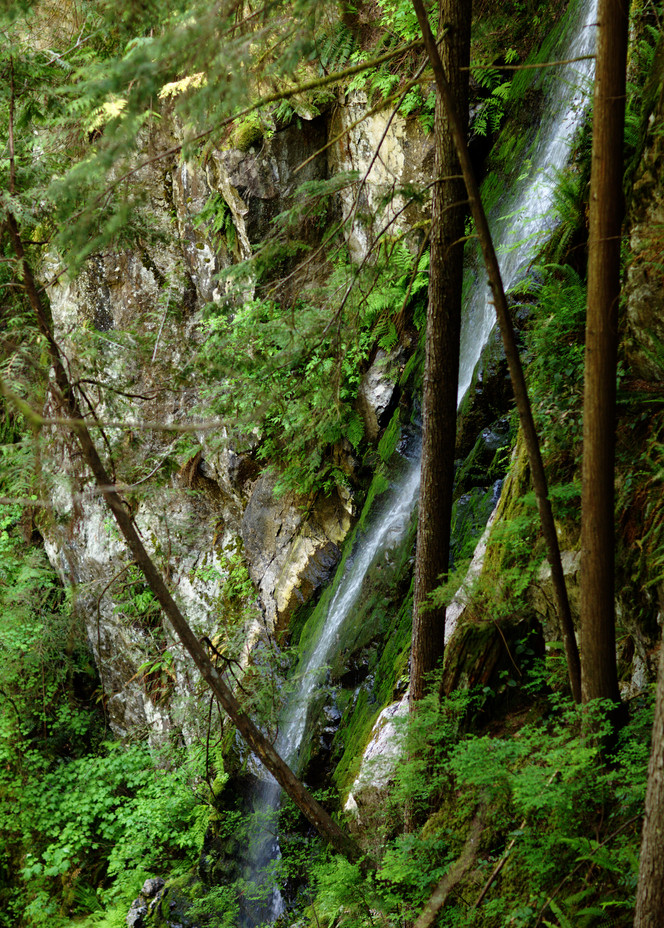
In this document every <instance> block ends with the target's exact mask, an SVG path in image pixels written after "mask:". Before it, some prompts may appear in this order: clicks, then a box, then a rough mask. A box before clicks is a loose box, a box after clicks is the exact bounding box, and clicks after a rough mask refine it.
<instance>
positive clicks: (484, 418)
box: [456, 329, 512, 458]
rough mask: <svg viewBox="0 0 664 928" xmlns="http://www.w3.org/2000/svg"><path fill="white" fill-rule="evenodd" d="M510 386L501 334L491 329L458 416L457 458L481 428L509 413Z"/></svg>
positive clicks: (475, 438)
mask: <svg viewBox="0 0 664 928" xmlns="http://www.w3.org/2000/svg"><path fill="white" fill-rule="evenodd" d="M511 399H512V386H511V383H510V379H509V371H508V368H507V359H506V358H505V352H504V351H503V346H502V342H501V339H500V334H499V333H498V331H497V330H495V329H494V332H493V333H492V335H491V336H490V337H489V340H488V342H487V344H486V346H485V347H484V350H483V351H482V354H481V355H480V359H479V361H478V362H477V364H476V365H475V370H474V371H473V378H472V381H471V384H470V387H469V388H468V391H467V393H466V395H465V396H464V398H463V400H462V402H461V404H460V406H459V411H458V414H457V423H458V425H457V452H456V453H457V456H458V457H460V458H465V457H466V456H467V455H468V454H469V453H470V451H471V449H472V447H473V445H474V444H475V441H476V440H477V436H478V435H479V433H480V432H481V430H482V429H483V428H486V427H487V425H489V424H490V423H492V422H494V421H495V420H497V419H500V418H501V417H502V416H503V415H504V414H505V412H506V411H507V410H508V409H509V406H510V402H511Z"/></svg>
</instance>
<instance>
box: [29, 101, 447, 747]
mask: <svg viewBox="0 0 664 928" xmlns="http://www.w3.org/2000/svg"><path fill="white" fill-rule="evenodd" d="M364 106H365V103H364V102H363V101H362V100H361V99H358V100H357V101H355V102H354V103H353V104H352V105H350V106H349V107H347V108H346V109H345V110H344V113H343V119H344V120H346V121H348V120H350V119H353V118H355V117H357V116H358V115H359V113H360V110H361V109H362V108H363V107H364ZM338 115H339V114H338ZM340 118H341V117H340ZM335 119H337V117H336V116H335V117H334V119H332V120H330V118H329V117H328V116H318V117H316V118H312V119H306V118H303V119H300V120H297V121H294V122H293V123H292V124H291V125H290V126H288V127H287V128H285V129H283V130H280V131H278V132H276V133H275V134H274V135H273V136H272V137H271V138H263V137H261V138H258V137H256V138H252V139H250V140H249V143H248V144H240V140H239V139H235V140H234V141H233V140H231V144H237V147H235V148H230V149H228V150H223V151H222V150H217V151H211V152H209V153H208V156H207V157H206V160H205V162H204V163H203V164H201V163H197V162H186V161H185V162H177V163H176V162H175V161H171V162H154V163H153V164H151V165H149V166H147V167H145V168H142V169H141V170H140V171H139V172H138V173H137V175H136V178H135V180H136V183H137V184H140V186H141V189H142V190H143V192H144V193H145V194H146V196H147V205H146V207H145V209H146V212H147V213H148V214H149V220H150V222H151V223H152V224H153V225H156V227H157V229H158V231H159V232H160V233H161V234H160V235H159V236H158V237H156V238H155V240H150V241H147V242H145V243H141V244H140V245H139V246H136V248H135V249H133V250H131V251H122V252H114V251H110V250H108V251H106V252H103V253H99V254H96V255H95V256H93V257H91V258H90V260H89V261H88V262H87V264H86V265H85V267H84V268H83V270H82V272H81V273H80V275H79V276H78V277H77V278H76V279H75V280H68V279H67V277H66V276H65V275H62V274H61V273H60V272H61V271H62V268H61V266H60V264H59V260H58V256H57V255H55V254H52V255H50V256H49V258H48V260H47V261H46V262H45V265H44V266H43V268H42V277H43V279H44V280H54V281H55V282H54V283H53V284H52V285H51V286H50V287H49V297H50V302H51V309H52V314H53V319H54V326H55V332H56V336H57V338H58V340H59V342H60V344H61V345H62V346H63V349H64V351H65V353H66V355H67V359H68V363H69V367H70V370H71V373H72V377H73V379H75V380H76V379H81V378H84V379H87V380H88V381H89V383H88V386H87V388H86V389H87V394H88V397H89V400H90V404H91V406H92V407H93V408H94V411H95V413H96V415H97V416H98V417H99V419H101V420H105V421H107V422H136V423H137V424H138V427H137V428H135V429H128V428H111V429H108V430H107V433H106V440H105V441H106V444H105V449H106V450H105V451H104V453H105V454H106V456H107V460H108V461H109V466H110V465H111V460H112V461H114V462H115V464H116V467H115V472H114V473H113V474H112V479H113V480H115V481H117V483H118V484H119V485H120V487H121V488H126V489H124V494H125V497H126V499H127V504H128V505H129V506H130V507H131V509H132V515H133V517H134V520H135V522H136V525H137V527H138V529H139V531H140V533H141V535H142V537H143V540H144V543H145V544H146V547H147V549H148V551H149V552H150V553H151V554H152V556H153V557H154V558H155V560H156V561H157V564H158V566H159V568H160V569H161V570H162V571H163V572H164V574H165V575H166V576H167V577H168V579H169V581H170V584H171V587H172V589H173V591H174V595H175V597H176V599H177V600H178V602H179V604H180V605H181V607H182V609H183V611H184V613H185V614H186V616H187V617H188V619H189V621H190V623H191V624H192V626H193V628H194V630H195V631H196V633H197V634H198V635H199V636H200V637H203V636H205V637H208V638H210V639H211V640H214V639H215V638H216V637H217V636H221V637H223V635H224V633H225V632H224V629H225V627H226V626H225V623H226V622H227V620H228V617H227V615H226V612H227V610H226V608H225V605H224V602H223V597H224V589H225V584H226V583H227V581H228V578H229V572H230V571H231V570H232V569H234V565H236V564H237V559H238V558H240V560H241V562H242V563H243V564H244V565H245V566H246V568H247V569H248V571H249V574H250V576H251V579H252V580H253V582H254V584H255V587H256V595H255V597H254V598H253V600H250V599H249V598H247V599H246V602H245V605H246V606H247V608H248V610H249V611H251V610H253V613H252V614H253V616H254V620H253V623H250V624H249V626H248V627H247V629H246V634H245V640H246V642H247V648H245V654H246V651H247V650H248V647H249V646H250V644H251V642H252V641H255V640H256V639H257V638H258V637H259V635H260V634H261V629H264V628H265V625H267V628H268V630H269V631H270V632H273V631H274V630H275V629H280V628H283V627H284V626H285V625H286V623H287V622H288V619H289V617H290V616H291V614H292V613H293V611H294V609H295V608H296V607H297V606H298V605H299V604H300V603H302V602H305V601H306V600H307V599H308V598H309V597H310V596H312V595H313V594H314V593H315V592H316V591H317V590H318V589H319V588H320V587H321V585H322V584H324V583H325V581H326V580H327V579H328V577H329V575H330V573H331V572H332V570H333V569H334V567H335V565H336V563H337V560H338V557H339V545H340V544H341V542H342V540H343V539H344V537H345V535H346V533H347V532H348V530H349V528H350V526H351V522H352V502H351V499H350V497H346V496H341V495H338V494H332V495H331V496H330V497H328V498H324V497H322V496H319V497H318V498H317V499H316V500H314V501H313V502H312V500H310V499H306V500H305V499H300V498H298V497H297V496H295V495H294V494H290V495H286V496H282V497H280V498H277V497H276V496H275V494H274V480H273V478H271V477H269V476H265V475H261V473H260V469H259V467H258V465H257V463H256V460H255V458H254V456H253V454H252V453H251V451H250V452H249V453H248V454H237V453H236V451H235V450H234V449H233V447H232V446H231V444H230V442H229V441H228V440H227V439H226V437H225V432H224V430H223V428H220V430H219V433H217V434H214V433H213V434H210V433H205V434H203V435H200V436H192V443H191V444H192V446H193V448H194V450H193V451H192V452H191V453H190V454H191V455H192V456H190V457H187V452H186V451H182V450H180V446H179V445H178V444H177V443H176V440H175V439H176V438H177V436H173V435H172V434H169V433H167V432H164V431H163V430H160V429H152V428H143V427H142V424H143V423H146V422H150V423H157V424H168V423H174V424H181V423H182V422H186V421H189V420H191V418H192V417H193V410H194V407H195V406H196V404H197V403H198V400H199V396H200V387H201V385H200V384H198V383H197V382H196V380H195V378H194V376H193V375H192V374H191V373H187V371H188V370H190V367H189V359H190V355H191V351H192V350H195V348H196V345H197V343H198V342H200V341H201V340H202V338H203V337H204V333H203V332H202V330H201V327H200V316H201V309H202V307H203V306H204V305H205V304H206V303H208V302H211V301H221V300H223V298H224V291H223V284H221V283H220V282H219V280H218V279H217V274H218V272H219V271H220V270H222V269H224V268H226V267H228V266H229V265H231V264H233V263H235V262H237V261H239V260H243V259H245V258H247V257H248V256H250V254H251V252H252V247H253V245H255V243H256V242H258V241H260V240H261V239H262V238H264V237H265V236H266V235H267V234H268V233H269V231H270V223H271V221H272V219H273V218H274V216H275V215H277V214H278V213H279V212H282V211H283V210H284V209H286V208H288V207H289V206H290V205H291V204H292V203H293V201H294V197H295V196H296V190H297V187H298V186H299V185H300V184H301V183H303V182H305V181H310V180H315V179H322V178H325V177H327V176H328V174H329V173H330V172H331V171H338V170H345V169H353V168H357V169H358V170H365V171H366V169H367V167H368V164H369V161H370V160H371V158H372V157H373V153H374V150H375V147H376V146H377V143H378V141H379V140H380V139H381V138H382V135H383V132H384V130H385V129H387V133H386V135H385V139H384V141H383V147H382V149H381V153H380V157H379V158H377V160H376V162H375V166H374V168H373V169H372V172H371V175H370V176H369V178H368V180H367V183H366V184H365V185H364V186H363V189H362V194H361V196H362V197H364V198H365V202H366V203H367V204H368V205H369V206H370V207H371V209H372V210H373V213H372V217H371V222H373V221H378V219H379V218H380V221H381V222H382V221H383V218H384V217H388V218H389V217H390V216H392V213H390V210H393V209H395V208H396V204H397V202H398V203H399V204H400V205H404V204H403V203H402V201H400V200H397V201H395V203H394V204H393V206H391V207H389V208H388V210H387V211H384V212H383V213H381V212H380V210H379V209H378V204H379V202H380V197H382V196H383V194H384V193H385V191H386V189H387V188H388V187H390V185H392V186H393V185H395V184H396V185H398V184H401V183H405V182H408V181H409V180H416V179H418V178H421V177H422V176H423V174H424V173H426V170H427V164H428V161H427V159H428V156H429V148H430V142H429V141H428V140H426V139H425V136H424V134H423V132H422V130H421V129H420V127H419V126H418V125H417V122H416V120H408V121H406V120H403V118H402V117H400V116H399V117H397V118H396V119H395V120H394V123H393V124H392V125H391V126H389V127H388V126H387V123H386V121H385V118H384V117H380V118H377V119H375V120H373V121H370V124H369V126H368V127H364V128H358V129H357V130H353V133H354V134H352V138H351V139H350V140H349V142H348V148H347V150H345V151H343V152H342V151H341V149H339V146H338V145H337V147H336V148H335V150H334V151H333V152H332V153H331V154H330V157H329V159H328V156H327V155H326V154H317V152H319V150H320V149H321V148H323V146H324V145H325V143H326V142H327V140H328V139H329V138H330V137H331V133H333V132H334V131H335V125H336V123H335ZM330 122H331V123H332V124H330ZM336 128H337V129H338V128H340V126H336ZM155 132H156V133H158V136H159V137H155V138H151V139H150V140H149V143H150V145H152V146H156V147H162V148H164V149H167V148H170V147H172V146H173V144H174V143H175V142H177V141H179V140H181V136H182V127H181V126H179V125H178V123H177V119H176V118H175V117H173V116H171V115H169V113H168V112H165V113H164V118H163V119H162V120H161V122H160V123H159V125H158V127H157V129H156V130H155ZM147 141H148V140H146V142H147ZM246 141H247V140H245V142H246ZM311 156H314V157H313V158H311ZM308 158H311V161H310V162H309V163H308V164H307V165H306V167H305V168H303V169H302V170H301V171H299V172H298V171H296V169H297V168H298V166H299V165H300V164H301V163H302V162H304V161H305V160H307V159H308ZM212 196H216V197H218V198H220V200H221V201H223V203H225V204H226V206H227V208H228V213H229V216H230V221H232V224H233V227H234V234H233V235H232V236H226V235H217V234H212V232H211V230H210V228H209V224H208V223H206V222H201V221H200V214H201V212H202V210H203V209H204V207H205V206H206V204H208V202H209V200H210V198H211V197H212ZM343 197H346V200H343V202H338V203H337V205H336V207H335V209H339V210H341V209H342V208H344V209H348V208H349V207H350V203H351V200H352V195H351V193H350V192H348V191H345V192H344V194H343ZM349 197H350V199H348V198H349ZM419 208H420V207H418V209H419ZM411 214H412V209H411V208H410V207H408V209H407V210H406V211H405V212H404V214H403V215H402V216H400V217H399V219H398V221H397V222H396V224H395V230H397V229H399V228H406V227H407V225H408V223H409V222H411V221H412V219H413V215H411ZM367 222H369V220H368V219H367V217H364V219H363V220H362V223H360V224H356V225H355V226H354V228H353V229H352V230H350V231H349V232H348V235H349V239H350V241H351V247H355V246H357V247H356V251H358V249H359V252H361V251H362V246H361V241H360V239H362V240H363V241H364V240H365V239H366V240H368V239H367V238H366V237H367V235H369V234H370V233H369V232H368V231H367V230H368V229H369V228H370V225H371V222H369V225H367ZM361 229H364V231H361ZM302 231H303V234H304V235H305V236H306V235H309V234H313V232H311V230H308V229H306V228H304V229H303V230H302ZM314 231H315V230H314ZM358 236H359V238H358ZM363 236H364V238H363ZM353 243H355V244H353ZM359 252H358V253H359ZM312 273H319V269H316V270H315V271H313V272H312ZM146 342H148V343H149V345H150V348H149V349H148V350H146V349H145V348H144V347H141V346H142V345H144V344H145V343H146ZM398 364H399V359H398V357H394V358H382V357H381V358H378V359H377V361H376V364H374V366H373V367H372V369H371V370H370V371H369V372H368V373H367V375H366V377H365V381H364V383H363V389H362V398H361V404H362V414H363V416H364V418H365V422H366V426H367V431H368V433H369V434H370V435H371V436H377V435H378V432H379V429H380V428H381V427H382V426H383V425H384V421H385V418H386V417H387V416H389V413H390V411H391V409H392V406H393V405H394V403H395V402H396V401H398V396H397V395H396V390H395V383H396V380H397V374H398V371H397V368H398ZM395 371H397V372H396V373H395ZM50 411H53V410H50ZM199 415H201V413H200V411H198V412H197V413H196V416H199ZM203 415H204V413H203ZM49 441H50V442H51V449H50V451H49V455H48V458H49V460H53V461H55V462H56V463H55V467H54V471H53V473H52V474H50V475H48V480H49V481H50V484H51V486H50V494H51V497H52V501H53V510H52V512H51V514H50V515H47V516H45V517H44V519H43V522H42V524H41V525H40V526H39V528H40V531H41V532H42V534H43V536H44V538H45V544H46V550H47V553H48V556H49V558H50V560H51V562H52V563H53V564H54V565H55V566H56V567H57V569H58V570H59V572H60V575H61V577H62V578H63V580H64V582H65V583H67V584H71V585H72V586H74V587H75V590H76V596H75V603H76V608H77V609H78V610H79V612H80V614H81V615H82V617H83V620H84V624H85V627H86V630H87V637H88V640H89V644H90V648H91V650H92V652H93V654H94V657H95V660H96V662H97V665H98V668H99V673H100V677H101V680H102V687H103V690H104V694H105V707H106V710H107V714H108V718H109V722H110V724H111V727H112V728H113V730H114V731H115V733H116V734H118V735H119V736H121V737H130V736H131V737H134V736H136V734H139V735H140V736H145V735H146V734H147V736H148V737H149V738H150V739H151V740H152V741H159V740H160V739H163V738H165V737H167V736H169V733H172V734H175V732H181V733H183V734H184V737H185V739H186V740H189V739H192V738H195V737H196V736H197V726H198V721H197V719H198V716H199V715H200V712H199V708H200V707H199V705H198V702H199V700H200V699H201V698H202V697H201V696H200V692H199V690H200V687H199V680H198V675H197V673H196V672H195V670H193V669H192V668H191V666H190V664H191V662H190V660H189V658H188V657H187V655H185V654H184V653H183V651H182V649H181V647H180V645H179V643H178V642H177V641H175V640H174V639H173V635H172V633H171V632H170V630H169V628H167V627H162V625H161V620H160V619H159V618H158V614H157V616H156V617H155V616H152V615H151V614H150V613H149V610H147V611H146V610H145V609H143V610H142V611H141V609H137V608H136V599H137V595H136V594H141V593H143V592H144V589H143V588H142V587H141V585H140V578H137V577H136V576H134V574H133V573H132V572H131V570H130V569H129V554H128V552H127V550H126V548H125V545H124V543H123V542H122V541H121V539H120V538H119V536H118V534H117V531H116V529H115V527H114V524H113V522H112V520H111V519H110V517H109V516H108V514H107V512H106V510H105V507H104V505H103V503H102V502H101V501H100V499H99V497H98V495H97V493H96V492H95V491H94V489H93V488H92V486H91V485H90V482H89V476H88V475H87V474H86V473H85V471H84V469H83V468H82V467H81V464H80V459H79V458H78V456H77V454H76V451H75V449H74V448H73V447H72V446H71V445H70V444H68V442H67V441H66V440H64V439H63V437H62V436H61V435H60V434H57V433H55V432H54V433H53V434H52V435H51V436H50V438H49ZM102 441H103V439H102ZM196 448H199V449H200V450H198V452H197V453H195V452H196ZM338 453H339V456H340V460H339V466H340V467H342V469H343V470H345V471H348V472H353V470H354V468H355V467H356V466H357V465H356V463H355V462H354V461H353V458H352V454H351V453H350V450H349V449H347V450H346V451H344V450H343V449H341V448H340V449H339V452H338ZM146 477H147V479H145V478H146ZM80 487H83V489H82V491H81V490H80ZM259 619H260V621H259ZM242 621H245V622H249V620H248V619H246V616H245V617H244V618H243V619H242ZM164 655H170V657H169V658H168V659H169V660H170V661H171V663H170V665H169V666H168V668H167V669H166V670H163V669H162V670H153V669H152V666H153V665H156V664H160V663H163V660H162V659H163V658H164ZM146 667H148V670H147V671H146V669H145V668H146ZM141 668H143V669H141Z"/></svg>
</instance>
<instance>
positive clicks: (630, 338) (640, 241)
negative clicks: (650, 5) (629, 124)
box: [624, 97, 664, 382]
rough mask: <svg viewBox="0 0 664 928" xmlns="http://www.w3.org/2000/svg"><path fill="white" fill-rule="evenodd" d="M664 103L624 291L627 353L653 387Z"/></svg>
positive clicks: (662, 357) (649, 146) (634, 213)
mask: <svg viewBox="0 0 664 928" xmlns="http://www.w3.org/2000/svg"><path fill="white" fill-rule="evenodd" d="M663 120H664V97H663V98H660V101H659V104H658V106H657V107H656V109H655V112H654V113H653V115H652V116H651V117H650V131H649V134H648V138H647V142H646V148H645V151H644V154H643V157H642V159H641V164H640V166H639V168H638V171H637V174H636V179H635V181H634V188H633V192H632V206H631V210H630V215H629V225H630V246H631V252H632V259H631V261H630V264H629V267H628V270H627V282H626V285H625V288H624V297H625V305H626V310H627V327H628V335H627V350H628V359H629V364H630V367H631V371H632V373H633V374H634V375H635V376H636V378H638V379H642V380H645V381H647V382H652V381H657V382H661V381H664V314H662V290H663V288H664V270H663V268H662V260H661V257H662V254H663V253H664V182H663V180H662V178H663V177H664V137H663V136H662V133H661V127H662V121H663Z"/></svg>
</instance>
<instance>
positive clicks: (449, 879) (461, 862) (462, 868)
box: [413, 812, 482, 928]
mask: <svg viewBox="0 0 664 928" xmlns="http://www.w3.org/2000/svg"><path fill="white" fill-rule="evenodd" d="M481 833H482V814H481V812H478V813H477V814H476V815H475V818H474V819H473V822H472V825H471V826H470V833H469V835H468V837H467V838H466V843H465V844H464V846H463V851H462V852H461V856H460V857H459V859H458V860H457V861H456V863H454V864H453V865H452V866H451V867H450V869H449V870H448V871H447V873H446V874H445V876H444V877H443V878H442V880H441V881H440V883H439V884H438V885H437V886H436V888H435V889H434V891H433V892H432V893H431V896H430V897H429V901H428V902H427V904H426V905H425V906H424V908H423V909H422V911H421V912H420V915H419V918H418V919H417V921H416V922H415V923H414V924H413V928H429V926H430V925H433V923H434V921H435V920H436V916H437V915H438V913H439V912H440V910H441V909H442V908H443V906H444V905H445V902H446V901H447V897H448V896H449V894H450V893H451V891H452V890H453V889H454V887H455V886H456V885H457V883H459V882H460V880H461V879H462V877H463V875H464V874H465V873H466V871H467V870H468V869H469V868H470V866H471V864H472V863H473V861H474V860H475V858H476V857H477V850H478V845H479V838H480V834H481Z"/></svg>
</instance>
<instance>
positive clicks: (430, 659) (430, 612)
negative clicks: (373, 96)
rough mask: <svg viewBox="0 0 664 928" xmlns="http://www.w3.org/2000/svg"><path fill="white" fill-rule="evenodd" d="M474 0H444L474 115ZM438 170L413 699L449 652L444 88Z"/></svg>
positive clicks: (450, 59) (458, 80) (458, 239)
mask: <svg viewBox="0 0 664 928" xmlns="http://www.w3.org/2000/svg"><path fill="white" fill-rule="evenodd" d="M471 6H472V4H471V2H470V0H443V2H442V3H441V6H440V25H441V33H442V32H443V30H444V32H445V38H444V41H443V44H442V50H441V54H442V58H443V63H444V67H445V71H446V73H447V75H448V80H449V83H450V88H451V92H452V94H453V96H454V99H455V102H456V106H457V111H458V112H459V113H461V114H463V117H462V118H463V119H464V132H465V131H466V127H467V114H468V64H469V60H470V21H471ZM434 140H435V146H436V147H435V168H434V171H435V177H436V178H437V180H436V183H435V185H434V188H433V198H432V211H431V264H430V268H431V269H430V278H429V305H428V309H427V331H426V357H425V365H424V392H423V398H422V418H423V430H422V465H421V467H422V476H421V481H420V506H419V515H418V522H417V555H416V561H415V593H414V599H413V637H412V652H411V671H410V700H411V705H414V704H415V702H416V701H417V700H419V699H421V698H422V697H423V696H424V693H425V690H426V678H427V674H429V673H430V672H431V671H432V670H434V669H435V667H436V665H437V664H438V662H439V661H440V660H441V658H442V656H443V650H444V646H445V607H444V606H436V607H435V608H432V607H431V606H430V605H429V604H428V598H429V594H430V593H431V592H432V590H434V589H435V588H436V586H437V585H438V584H439V583H440V580H441V577H444V575H445V574H446V573H447V569H448V564H449V555H450V523H451V519H452V491H453V488H454V452H455V438H456V410H457V390H458V384H459V342H460V338H461V290H462V286H463V233H464V222H465V218H466V215H467V212H468V209H467V203H466V190H465V186H464V183H463V178H462V177H461V168H460V166H459V159H458V157H457V154H456V149H455V147H454V141H453V139H452V135H451V132H450V129H449V126H448V122H447V118H446V116H445V110H444V107H443V105H442V102H441V99H440V94H438V95H437V100H436V118H435V129H434Z"/></svg>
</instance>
